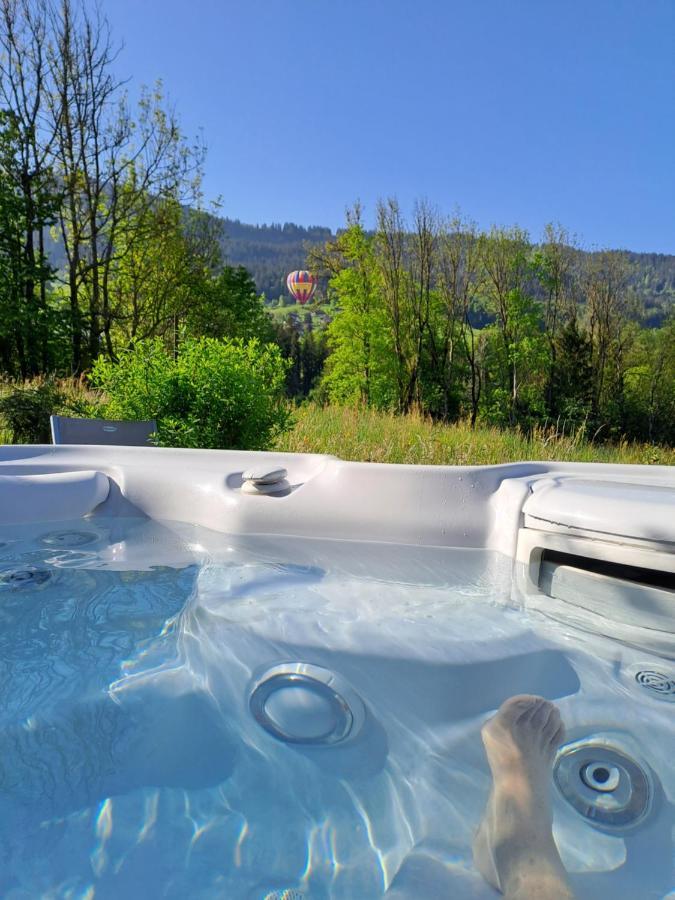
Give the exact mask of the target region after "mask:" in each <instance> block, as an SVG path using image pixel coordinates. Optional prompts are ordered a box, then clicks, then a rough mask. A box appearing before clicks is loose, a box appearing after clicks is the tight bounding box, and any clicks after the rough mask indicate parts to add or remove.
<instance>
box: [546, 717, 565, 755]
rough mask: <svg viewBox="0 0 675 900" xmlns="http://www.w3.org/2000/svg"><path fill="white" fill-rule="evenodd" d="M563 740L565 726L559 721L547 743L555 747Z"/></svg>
mask: <svg viewBox="0 0 675 900" xmlns="http://www.w3.org/2000/svg"><path fill="white" fill-rule="evenodd" d="M564 740H565V726H564V725H563V723H562V722H561V723H560V725H559V726H558V728H557V729H556V731H555V734H554V735H553V737H552V738H551V740H550V741H549V743H550V745H551V747H553V748H555V749H557V748H558V747H559V746H560V745H561V744H562V742H563V741H564Z"/></svg>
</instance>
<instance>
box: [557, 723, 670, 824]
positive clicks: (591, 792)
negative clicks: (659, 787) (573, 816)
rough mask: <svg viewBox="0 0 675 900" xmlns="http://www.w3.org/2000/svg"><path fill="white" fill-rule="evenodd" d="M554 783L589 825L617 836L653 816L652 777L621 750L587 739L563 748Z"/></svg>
mask: <svg viewBox="0 0 675 900" xmlns="http://www.w3.org/2000/svg"><path fill="white" fill-rule="evenodd" d="M553 780H554V781H555V784H556V786H557V787H558V790H559V791H560V793H561V794H562V795H563V797H564V798H565V800H567V802H568V803H569V804H570V806H572V807H573V808H574V809H575V810H576V811H577V812H578V813H580V814H581V815H582V816H583V817H584V818H585V819H588V821H589V822H592V823H593V824H594V825H597V826H598V827H599V828H602V829H604V830H606V831H611V832H613V833H617V832H622V831H626V830H628V829H632V828H634V827H635V826H636V825H639V824H640V823H641V822H643V821H644V820H645V819H646V817H647V816H648V815H649V812H650V810H651V807H652V799H653V796H654V785H653V781H652V776H651V773H649V772H648V771H647V769H646V768H644V767H643V766H642V765H641V764H640V763H638V762H637V760H635V759H633V758H632V757H630V756H629V755H628V754H627V753H626V752H625V751H624V750H622V749H621V748H620V747H618V746H616V745H613V744H609V743H607V742H605V741H604V740H598V739H586V740H580V741H575V742H573V743H571V744H567V745H565V746H564V747H562V748H561V749H560V751H559V753H558V756H557V758H556V762H555V766H554V770H553Z"/></svg>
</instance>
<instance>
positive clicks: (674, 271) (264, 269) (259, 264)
mask: <svg viewBox="0 0 675 900" xmlns="http://www.w3.org/2000/svg"><path fill="white" fill-rule="evenodd" d="M223 236H224V248H223V249H224V252H225V256H226V258H227V259H228V261H229V262H230V264H231V265H235V266H238V265H241V266H245V267H246V268H247V269H248V271H249V272H250V273H251V275H252V276H253V279H254V281H255V283H256V286H257V288H258V291H259V292H260V293H264V294H265V297H266V299H267V301H268V303H270V302H272V303H274V302H276V301H277V300H278V298H279V297H286V296H287V292H286V275H287V274H288V272H292V271H293V269H298V268H302V267H303V266H305V265H306V260H307V253H308V249H309V248H311V247H312V246H315V245H321V244H324V243H325V242H326V241H328V240H330V239H331V238H332V237H334V236H333V235H332V233H331V230H330V228H324V227H322V226H320V225H313V226H311V227H309V228H303V227H302V226H301V225H295V224H293V223H292V222H286V223H284V224H283V225H276V224H273V225H246V224H245V223H243V222H240V221H239V219H224V220H223ZM615 249H620V248H615ZM579 252H580V254H582V255H584V251H583V250H582V251H579ZM627 257H628V260H629V263H630V272H629V275H628V287H629V288H630V290H632V291H633V292H634V294H635V297H636V300H637V301H638V305H639V307H640V309H641V311H642V312H643V316H644V318H643V322H644V324H645V325H646V326H648V327H658V326H659V325H661V324H662V323H663V320H664V318H665V315H666V314H667V311H668V310H669V309H671V308H672V307H673V306H675V256H673V255H667V254H663V253H631V252H628V254H627ZM290 299H291V298H290V297H289V298H288V300H289V303H290Z"/></svg>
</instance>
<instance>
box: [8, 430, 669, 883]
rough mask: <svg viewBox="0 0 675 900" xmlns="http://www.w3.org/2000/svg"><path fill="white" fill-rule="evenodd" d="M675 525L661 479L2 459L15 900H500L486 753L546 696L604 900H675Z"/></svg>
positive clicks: (180, 460)
mask: <svg viewBox="0 0 675 900" xmlns="http://www.w3.org/2000/svg"><path fill="white" fill-rule="evenodd" d="M280 470H285V471H284V472H281V471H280ZM271 473H276V474H274V475H273V476H272V474H271ZM268 475H269V476H270V477H267V476H268ZM246 476H250V477H246ZM674 498H675V473H674V472H673V471H671V470H669V469H667V468H659V467H638V466H605V465H568V464H565V465H563V464H539V463H523V464H517V465H509V466H500V467H478V468H468V467H467V468H459V467H455V468H451V467H448V468H445V467H413V466H386V465H374V464H357V463H345V462H342V461H340V460H337V459H334V458H329V457H321V456H311V455H307V456H302V455H286V454H264V453H263V454H252V453H248V454H246V453H238V452H215V451H182V450H158V449H151V448H112V447H72V446H64V447H6V448H2V450H0V620H1V623H2V630H1V631H0V643H1V645H2V652H1V653H0V674H1V679H2V680H1V683H2V695H1V699H0V723H1V727H2V736H3V752H2V756H0V816H1V820H2V822H3V825H4V827H3V836H2V841H1V844H0V846H1V848H2V851H1V855H2V865H1V866H0V894H1V895H2V896H3V897H10V898H13V897H16V898H19V897H21V898H23V897H38V896H40V897H78V898H79V897H97V898H108V897H109V898H119V897H127V898H135V897H138V898H152V897H176V898H184V897H190V898H207V897H209V898H210V897H219V898H220V897H226V898H232V900H239V898H242V900H253V898H255V900H277V898H286V900H290V898H308V900H309V898H311V900H323V898H350V900H369V898H379V897H385V896H386V897H387V898H393V897H397V898H407V897H411V898H421V897H424V898H435V897H446V896H447V897H457V898H461V897H492V896H495V894H494V892H493V891H492V889H491V888H489V887H488V886H487V885H485V884H484V883H483V882H482V881H481V879H480V877H479V876H478V875H477V874H476V873H475V872H474V871H473V868H472V865H471V842H472V838H473V834H474V831H475V828H476V826H477V824H478V821H479V820H480V816H481V813H482V809H483V807H484V804H485V800H486V797H487V793H488V791H489V786H490V778H489V772H488V767H487V762H486V760H485V757H484V752H483V749H482V745H481V741H480V736H479V731H480V727H481V725H482V723H483V722H484V721H485V720H486V718H488V717H489V716H490V715H492V714H493V713H494V711H495V709H496V708H497V707H498V706H499V705H500V704H501V703H502V702H503V701H504V700H505V699H506V698H507V697H509V696H511V695H513V694H518V693H536V694H541V695H543V696H545V697H547V698H549V699H551V700H554V701H555V702H556V703H557V704H558V706H559V708H560V710H561V713H562V715H563V718H564V720H565V722H566V724H567V728H568V733H567V736H566V743H565V745H564V746H563V747H561V748H560V750H559V753H558V757H557V761H556V765H555V772H554V785H555V786H554V798H555V801H554V802H555V822H554V827H555V834H556V839H557V842H558V845H559V848H560V851H561V855H562V858H563V861H564V862H565V865H566V866H567V868H568V870H569V871H570V873H571V879H572V881H573V885H574V888H575V890H576V891H577V893H578V896H579V897H593V898H597V897H612V898H626V900H629V898H630V900H637V898H642V897H644V898H652V897H653V898H661V897H664V896H665V895H667V894H668V891H669V889H670V888H671V887H672V884H673V874H674V873H673V843H672V831H673V825H674V823H675V817H674V815H673V812H674V810H675V757H674V756H673V752H672V751H673V747H674V746H675V716H674V715H673V713H674V712H675V706H673V703H672V701H673V700H675V636H674V635H673V622H674V621H675V612H674V611H675V607H674V606H673V600H674V597H675V595H674V591H673V589H674V584H673V579H674V577H675V576H674V574H673V573H675V556H674V554H673V548H674V546H675V544H674V542H675V503H674Z"/></svg>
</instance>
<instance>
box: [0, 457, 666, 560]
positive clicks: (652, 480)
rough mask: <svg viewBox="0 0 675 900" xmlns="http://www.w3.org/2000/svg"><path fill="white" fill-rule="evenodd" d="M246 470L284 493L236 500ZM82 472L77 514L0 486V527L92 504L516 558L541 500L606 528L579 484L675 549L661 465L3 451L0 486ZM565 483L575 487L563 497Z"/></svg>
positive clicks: (240, 528)
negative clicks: (85, 484) (86, 475)
mask: <svg viewBox="0 0 675 900" xmlns="http://www.w3.org/2000/svg"><path fill="white" fill-rule="evenodd" d="M251 467H256V468H259V467H270V468H275V467H283V468H285V469H287V470H288V482H289V484H290V485H291V489H290V491H289V492H287V493H286V494H284V495H276V496H275V495H260V496H257V495H252V494H247V493H244V492H243V491H242V490H241V487H242V473H243V472H244V471H245V470H246V469H248V468H251ZM83 472H92V473H94V476H95V477H94V480H95V482H96V485H97V487H96V490H95V491H94V493H93V494H91V495H90V496H89V497H88V500H87V502H85V503H84V505H82V504H80V506H78V505H77V504H76V503H74V504H73V506H72V508H70V507H69V506H68V505H67V504H65V505H64V501H63V500H62V498H63V497H65V496H67V495H69V493H70V489H69V488H68V487H67V480H65V481H64V482H63V486H62V487H60V488H58V489H56V488H55V489H53V493H52V494H51V497H48V496H47V493H48V492H47V491H46V490H45V491H44V492H43V495H44V502H43V503H42V505H41V506H40V504H38V505H33V506H31V505H30V504H28V505H27V504H26V503H25V502H24V501H23V500H22V497H21V495H20V494H17V493H16V492H15V491H14V492H12V491H11V490H9V484H10V482H8V481H6V480H5V482H4V484H5V490H4V491H3V489H2V482H0V524H2V523H9V522H13V521H17V518H16V517H17V516H19V517H20V518H19V520H21V521H26V520H27V519H25V518H21V517H22V516H28V517H30V516H31V515H32V516H34V517H35V520H40V519H41V520H42V521H45V520H47V519H54V518H55V517H56V518H62V519H65V518H68V517H69V515H71V516H73V515H74V516H77V515H85V514H87V513H88V512H90V511H91V508H93V507H92V506H91V503H92V498H93V500H97V502H98V503H99V504H100V503H101V502H103V501H105V502H104V505H103V506H100V507H99V509H100V510H101V511H105V512H106V513H107V514H112V515H115V514H133V512H136V513H138V512H141V513H144V514H145V515H148V516H150V517H152V518H155V519H163V520H169V521H170V520H174V521H183V522H192V523H194V524H197V525H202V526H204V527H207V528H210V529H213V530H215V531H221V532H227V533H237V534H254V533H257V534H286V535H298V536H301V535H302V536H309V537H324V538H335V539H346V540H361V541H364V540H365V541H385V542H393V543H405V544H420V545H428V546H455V547H477V548H489V549H494V550H498V551H500V552H502V553H506V554H508V555H510V556H514V557H515V555H516V544H517V539H518V532H519V528H520V527H521V526H522V525H523V518H524V517H523V507H524V505H526V508H527V510H528V515H530V516H534V515H536V516H538V517H539V518H541V517H542V512H541V510H542V509H543V508H544V507H545V506H546V503H547V497H548V500H549V501H550V502H549V505H550V507H551V510H552V511H553V512H552V518H553V519H560V518H561V515H560V506H561V504H562V503H563V502H564V503H567V507H568V508H569V511H570V512H571V514H572V515H573V516H574V517H573V518H570V520H569V522H567V526H573V527H574V528H578V527H580V525H583V526H584V528H596V529H597V522H595V521H594V520H592V516H594V515H595V513H596V510H597V509H598V508H600V507H602V506H604V507H606V508H607V511H606V512H605V513H604V515H605V520H607V521H610V522H611V520H612V519H613V518H614V517H615V510H613V509H610V508H609V507H608V503H609V502H610V501H609V500H608V498H607V496H605V497H604V498H603V497H599V496H598V495H597V491H596V494H595V495H593V494H592V492H591V493H590V495H589V496H588V497H587V501H584V502H582V500H583V497H582V493H581V492H580V491H581V490H582V489H580V487H579V486H580V485H582V484H583V485H588V484H590V485H592V484H593V483H594V482H597V483H600V482H608V481H611V482H612V483H613V484H614V487H613V488H612V489H611V490H612V491H613V496H616V493H617V490H618V491H619V492H620V491H621V490H623V489H624V488H622V487H621V484H622V483H623V485H624V486H625V493H626V495H627V496H629V497H630V504H629V507H630V508H629V509H628V512H627V513H626V517H627V518H628V519H630V517H631V516H632V510H635V509H638V510H639V509H644V512H643V513H641V516H642V519H643V520H644V523H645V533H647V532H648V523H649V522H650V521H653V522H654V523H655V524H654V527H655V528H656V529H657V531H658V536H657V533H656V531H655V532H654V537H656V539H657V540H659V542H660V543H661V545H662V548H664V549H667V551H668V552H670V551H671V550H672V545H668V544H664V541H666V542H669V541H674V542H675V510H672V511H671V509H670V502H669V500H670V497H671V496H673V491H675V471H674V470H673V469H671V468H669V467H666V466H614V465H603V464H586V463H576V464H575V463H538V462H524V463H514V464H508V465H502V466H476V467H472V466H406V465H386V464H378V463H356V462H344V461H342V460H339V459H335V458H334V457H329V456H320V455H312V454H284V453H251V452H241V451H226V450H223V451H216V450H180V449H159V448H152V447H100V446H76V445H73V446H57V447H55V446H51V445H46V446H28V445H17V446H5V447H0V477H3V476H9V477H15V476H20V477H22V478H24V479H25V477H26V476H30V477H33V476H40V475H51V476H53V478H52V481H53V480H54V479H56V481H55V483H58V478H57V476H58V475H59V473H62V474H63V473H71V474H70V475H69V476H68V477H69V478H72V479H73V485H74V484H75V483H78V484H79V483H81V482H82V473H83ZM73 473H79V474H77V475H75V474H73ZM95 473H99V474H98V475H96V474H95ZM102 476H105V480H103V479H102ZM106 481H107V482H108V483H109V485H110V492H109V494H108V496H107V498H106V497H105V496H104V495H103V486H104V485H105V483H106ZM573 482H574V484H576V487H574V488H573V489H569V485H570V484H572V483H573ZM19 483H21V482H19ZM23 483H24V484H28V482H27V481H24V482H23ZM44 483H45V485H46V484H47V482H46V481H45V482H44ZM565 483H568V489H567V493H566V494H565V497H564V498H563V500H561V499H560V496H561V494H564V493H565V492H564V491H561V490H560V487H559V486H560V485H564V484H565ZM38 484H39V482H38ZM552 485H553V487H552ZM555 485H558V492H557V494H556V492H555V490H554V487H555ZM583 490H586V488H583ZM97 491H98V492H99V493H97ZM575 492H576V493H575ZM25 496H28V494H27V493H26V494H25ZM35 496H38V494H36V495H35ZM641 498H644V500H643V499H641ZM535 501H536V504H537V505H536V506H533V505H532V504H533V503H534V502H535ZM577 502H578V505H579V508H578V509H577V510H576V511H575V510H574V509H573V507H574V504H575V503H577ZM620 502H621V501H620V500H619V501H617V503H619V504H620ZM556 504H557V506H556ZM87 505H89V506H90V508H89V509H86V508H85V507H86V506H87ZM93 506H96V503H94V504H93ZM78 510H79V511H78ZM125 511H126V512H125ZM671 512H672V515H671ZM584 522H585V523H586V524H585V525H584ZM545 527H548V526H545ZM669 529H670V530H669ZM565 530H567V531H569V528H566V529H565Z"/></svg>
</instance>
